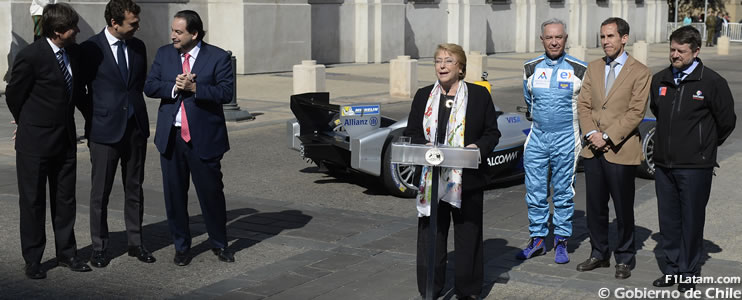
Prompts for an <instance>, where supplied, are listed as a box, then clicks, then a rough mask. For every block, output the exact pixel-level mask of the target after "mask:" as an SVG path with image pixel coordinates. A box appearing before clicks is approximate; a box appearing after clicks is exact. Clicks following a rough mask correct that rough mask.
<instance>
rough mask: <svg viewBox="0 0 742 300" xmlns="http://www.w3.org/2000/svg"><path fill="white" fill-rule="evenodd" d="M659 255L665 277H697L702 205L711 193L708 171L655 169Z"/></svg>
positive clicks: (701, 234)
mask: <svg viewBox="0 0 742 300" xmlns="http://www.w3.org/2000/svg"><path fill="white" fill-rule="evenodd" d="M655 171H656V172H655V181H654V186H655V190H656V192H657V208H658V211H659V223H660V235H661V239H660V241H661V243H660V246H661V248H662V252H663V253H664V254H665V262H666V265H665V267H664V268H663V270H662V272H663V273H664V274H668V275H685V276H692V275H699V274H700V272H701V264H700V261H701V256H702V255H703V227H704V225H705V223H706V204H708V200H709V195H710V194H711V177H712V176H713V169H712V168H702V169H671V168H663V167H659V166H657V167H656V168H655Z"/></svg>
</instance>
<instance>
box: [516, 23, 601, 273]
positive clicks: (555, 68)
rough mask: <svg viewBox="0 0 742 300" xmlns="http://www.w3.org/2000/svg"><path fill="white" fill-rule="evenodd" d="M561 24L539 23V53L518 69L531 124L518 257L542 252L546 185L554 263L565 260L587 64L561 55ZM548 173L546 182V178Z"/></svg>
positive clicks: (563, 27) (546, 216)
mask: <svg viewBox="0 0 742 300" xmlns="http://www.w3.org/2000/svg"><path fill="white" fill-rule="evenodd" d="M566 27H567V26H566V25H565V24H564V22H562V21H561V20H558V19H551V20H548V21H546V22H544V23H543V24H541V41H543V43H544V50H545V52H546V53H545V54H543V55H541V56H539V57H537V58H535V59H532V60H529V61H527V62H526V63H525V64H524V65H523V95H524V96H525V101H526V104H527V105H528V112H527V113H526V117H527V118H528V119H529V120H531V121H533V124H532V125H531V131H530V133H529V134H528V138H527V139H526V143H525V146H524V147H525V149H524V154H523V162H524V166H525V171H526V180H525V183H526V204H527V205H528V220H529V222H530V223H529V226H528V230H529V231H530V240H529V242H528V246H526V248H525V249H523V251H521V252H519V253H518V255H517V257H518V258H519V259H529V258H531V257H533V256H536V255H541V254H545V253H546V247H545V246H544V239H545V238H546V236H547V235H548V234H549V228H548V224H547V222H548V221H549V202H548V201H547V198H548V197H549V186H550V185H553V188H554V195H553V197H552V201H553V202H554V217H553V219H552V223H553V224H554V227H555V229H554V249H555V251H554V252H555V255H554V261H555V262H556V263H559V264H565V263H567V262H569V256H568V254H567V238H568V237H570V236H571V235H572V215H573V213H574V202H573V198H574V196H575V190H574V186H573V185H574V182H575V168H576V166H577V157H578V155H579V153H580V150H581V140H580V128H579V122H578V118H577V95H579V93H580V87H581V85H582V78H583V76H584V75H585V71H586V69H587V64H585V62H583V61H580V60H578V59H576V58H574V57H572V56H569V55H567V54H565V53H564V46H565V44H566V43H567V33H566V29H567V28H566ZM549 173H551V180H549Z"/></svg>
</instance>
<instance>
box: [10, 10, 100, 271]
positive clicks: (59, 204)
mask: <svg viewBox="0 0 742 300" xmlns="http://www.w3.org/2000/svg"><path fill="white" fill-rule="evenodd" d="M78 19H79V17H78V15H77V13H76V12H75V11H74V10H73V9H72V7H70V6H69V5H67V4H64V3H60V4H49V5H47V6H46V8H45V9H44V13H43V15H42V17H41V23H42V34H43V35H44V38H42V39H39V40H37V41H36V42H34V43H33V44H31V45H29V46H28V47H26V48H24V49H23V50H21V52H20V53H18V56H16V58H15V63H14V64H13V71H12V73H11V79H10V83H9V84H8V87H7V90H6V99H7V101H8V108H9V109H10V112H11V113H12V114H13V118H14V119H15V122H16V123H17V124H18V129H17V138H16V141H15V150H16V170H17V173H18V195H19V196H20V199H19V205H20V231H21V249H22V252H23V259H24V260H25V262H26V269H25V273H26V276H27V277H28V278H31V279H42V278H46V271H45V270H42V269H41V258H42V256H43V255H44V247H45V246H46V232H45V230H44V229H45V225H46V191H45V190H46V181H47V180H49V205H50V206H51V213H52V215H51V218H52V222H53V226H52V228H54V244H55V246H56V250H57V251H56V254H57V262H58V264H59V265H60V266H63V267H67V268H70V269H71V270H72V271H78V272H86V271H90V267H89V266H88V265H86V264H85V263H84V262H83V261H82V260H79V259H78V258H77V257H76V255H77V245H76V243H75V232H74V226H75V205H76V204H75V179H76V178H75V172H76V166H77V157H76V154H77V153H76V152H77V148H76V147H77V146H76V131H75V118H74V110H75V105H78V107H79V108H81V111H83V114H85V115H86V114H87V109H85V108H84V106H82V107H81V106H80V105H83V103H82V102H81V101H78V99H81V97H82V94H83V93H84V91H83V90H82V88H81V87H82V85H81V80H80V79H79V78H78V77H79V76H78V75H79V73H80V70H81V68H80V64H79V46H78V45H77V44H75V36H76V35H77V33H78V32H79V31H80V30H79V29H78V28H77V21H78Z"/></svg>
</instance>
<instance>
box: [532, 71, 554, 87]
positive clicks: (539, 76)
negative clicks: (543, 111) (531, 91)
mask: <svg viewBox="0 0 742 300" xmlns="http://www.w3.org/2000/svg"><path fill="white" fill-rule="evenodd" d="M551 71H552V70H551V69H546V68H538V69H536V72H535V73H534V75H533V76H534V78H533V87H534V88H542V89H548V88H549V84H550V83H551Z"/></svg>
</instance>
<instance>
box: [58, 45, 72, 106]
mask: <svg viewBox="0 0 742 300" xmlns="http://www.w3.org/2000/svg"><path fill="white" fill-rule="evenodd" d="M57 63H58V64H59V70H61V71H62V75H64V82H65V83H66V85H67V96H68V97H71V96H72V74H70V71H69V70H67V65H65V63H64V49H59V51H57Z"/></svg>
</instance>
